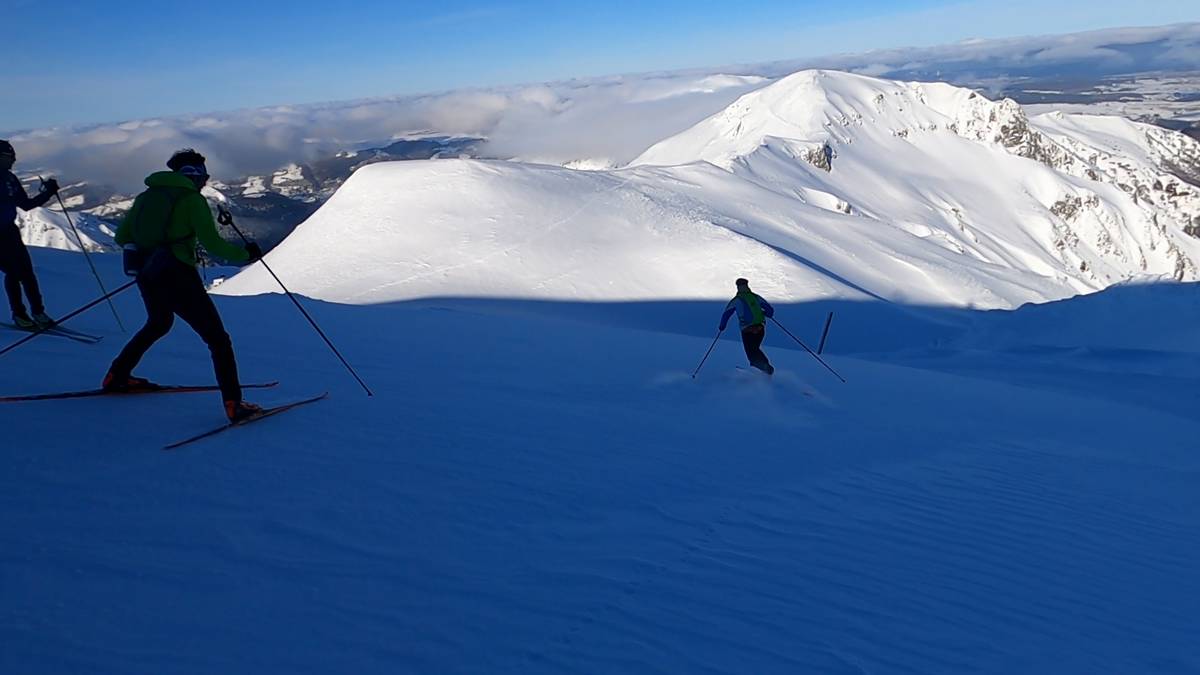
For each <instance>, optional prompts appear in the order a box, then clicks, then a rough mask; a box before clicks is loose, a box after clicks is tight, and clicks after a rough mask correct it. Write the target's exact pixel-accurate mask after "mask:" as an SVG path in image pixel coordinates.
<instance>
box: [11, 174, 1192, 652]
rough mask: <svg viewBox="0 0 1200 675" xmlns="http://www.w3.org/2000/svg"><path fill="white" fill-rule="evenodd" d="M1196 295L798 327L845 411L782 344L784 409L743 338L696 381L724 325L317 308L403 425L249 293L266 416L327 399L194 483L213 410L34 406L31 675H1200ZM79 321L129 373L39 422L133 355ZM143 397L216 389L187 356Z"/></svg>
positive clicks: (129, 315) (1118, 294)
mask: <svg viewBox="0 0 1200 675" xmlns="http://www.w3.org/2000/svg"><path fill="white" fill-rule="evenodd" d="M437 164H438V165H439V166H440V165H441V164H442V163H440V162H439V163H437ZM474 168H478V167H474ZM483 168H484V169H486V165H484V167H483ZM472 170H473V169H472ZM549 206H550V207H551V208H553V206H554V205H553V204H551V205H549ZM434 229H436V228H434ZM34 258H35V262H36V264H37V266H38V269H39V271H40V274H41V278H42V281H43V285H44V286H45V287H46V289H47V294H48V297H49V299H50V302H51V306H52V309H60V310H61V309H65V308H68V307H72V306H76V305H81V304H83V303H84V302H86V301H87V300H88V299H90V298H91V296H92V289H91V288H90V287H89V282H90V275H89V273H88V272H87V271H86V270H85V269H83V267H84V266H82V265H79V264H78V260H77V254H70V253H65V252H59V251H50V250H45V249H36V250H34ZM99 259H100V263H101V264H100V267H101V269H102V270H104V272H105V274H106V275H107V276H108V283H109V285H110V286H115V285H116V284H117V283H119V282H120V280H121V277H120V275H119V272H118V271H117V270H118V269H119V263H118V258H117V257H116V256H108V255H101V256H99ZM281 275H282V276H283V278H284V280H285V281H287V282H289V283H291V282H295V283H296V284H297V285H302V283H303V277H301V276H299V275H298V274H296V273H295V271H294V270H289V273H288V274H282V271H281ZM234 281H236V279H235V280H234ZM229 283H233V281H231V282H229ZM1196 290H1197V287H1196V285H1195V284H1185V285H1179V284H1172V283H1159V284H1143V285H1134V286H1122V287H1118V288H1114V289H1111V290H1110V291H1106V292H1103V293H1100V294H1096V295H1093V296H1086V297H1082V298H1074V299H1070V300H1065V301H1062V302H1060V303H1057V304H1054V305H1050V306H1045V307H1043V306H1036V307H1034V306H1031V307H1025V308H1021V309H1020V310H1017V311H1015V312H977V311H976V312H973V311H968V310H961V309H949V308H946V309H936V310H935V309H928V308H924V309H922V308H912V307H910V308H903V307H899V306H893V305H888V304H886V303H881V302H848V301H838V302H837V303H836V304H834V305H829V304H804V303H799V304H797V303H788V302H777V303H776V306H777V310H778V314H777V317H778V318H779V319H780V321H782V322H783V324H784V325H786V326H788V328H789V329H790V330H792V331H793V332H794V333H797V334H798V335H799V336H800V337H802V338H804V339H808V340H811V341H813V342H815V341H816V338H817V337H818V334H819V330H820V327H821V324H822V322H823V320H824V313H825V311H826V310H827V309H829V308H833V309H835V310H836V318H835V321H834V324H833V329H832V331H831V335H830V349H831V350H832V353H828V352H827V354H826V356H825V358H827V359H829V361H830V363H831V364H832V365H833V366H834V367H835V368H837V369H838V370H839V372H841V373H842V374H843V375H845V377H846V378H847V380H848V384H845V385H842V384H840V383H838V382H837V381H836V380H835V379H833V378H832V377H831V376H830V375H829V374H828V373H826V372H825V371H824V370H822V369H821V368H820V366H819V365H818V364H816V363H815V361H813V360H812V358H811V357H809V356H808V355H807V354H806V353H804V352H803V351H802V350H800V349H798V348H796V346H795V345H794V344H790V343H789V342H788V340H787V338H786V337H785V336H783V335H782V333H781V331H779V330H777V328H776V327H775V326H774V325H772V326H771V327H770V328H769V330H768V334H769V337H768V342H767V345H766V350H767V352H768V354H769V355H770V357H771V358H772V360H773V362H774V363H775V365H776V366H777V367H778V368H779V374H778V375H777V376H776V378H775V379H774V381H771V382H767V381H764V380H763V379H761V378H760V377H759V376H757V375H754V374H752V373H749V372H746V371H741V370H736V369H735V366H736V365H740V364H742V363H743V362H744V356H743V355H742V354H741V349H740V346H739V345H738V344H737V343H736V342H734V341H733V340H731V339H729V338H730V336H729V335H728V334H727V335H726V339H724V340H722V341H721V342H720V343H719V344H718V345H717V348H716V349H715V350H714V351H713V354H712V356H711V357H710V358H709V360H708V362H707V363H706V364H705V366H704V369H703V370H702V371H701V372H700V375H699V377H698V378H697V379H695V380H693V379H691V378H690V377H689V373H690V372H691V371H692V370H693V369H694V367H695V365H696V363H697V362H698V361H699V358H700V356H701V355H702V354H703V353H704V350H705V349H706V348H707V347H708V344H709V342H710V341H711V339H712V332H710V331H712V329H713V328H714V326H715V322H716V320H717V318H718V314H719V312H720V310H721V307H722V306H723V305H722V303H721V302H712V301H686V300H678V299H674V300H673V299H660V300H657V301H641V302H604V303H598V302H587V301H580V300H559V301H547V300H542V301H536V300H516V299H509V298H502V297H492V298H474V299H460V300H456V299H452V298H426V299H424V300H420V301H410V302H392V303H385V304H371V305H352V304H332V303H326V302H319V301H314V300H311V299H305V300H303V302H304V303H305V306H306V307H307V308H308V310H309V311H310V313H311V314H312V315H313V316H314V317H315V318H316V320H317V321H319V322H320V323H321V324H322V325H323V326H324V327H325V329H326V330H327V332H328V333H329V334H330V337H331V338H332V339H333V340H334V341H335V342H336V343H337V344H338V346H339V347H340V348H341V349H342V351H343V352H344V353H345V354H346V356H347V358H348V359H349V360H350V361H351V362H352V363H353V364H354V365H355V366H356V367H357V368H358V369H359V371H360V372H361V374H362V375H363V377H364V378H365V379H366V380H367V381H368V382H369V383H370V384H371V386H372V388H373V389H374V390H375V391H376V396H375V397H374V398H370V399H368V398H366V397H364V396H363V394H362V392H361V391H360V390H359V389H358V388H357V385H356V384H355V383H354V382H353V380H352V379H350V378H349V376H348V375H346V373H345V372H344V371H343V370H342V369H341V366H340V365H339V364H338V363H337V362H336V360H334V358H333V357H332V356H331V355H330V354H329V353H328V352H326V351H325V349H324V346H323V344H322V343H321V342H320V340H319V339H318V338H317V337H316V336H315V335H314V334H313V333H312V332H311V330H310V329H309V328H308V326H307V325H306V324H305V323H304V322H303V320H302V319H301V318H300V317H299V316H298V314H297V312H296V311H295V309H294V307H292V305H291V304H290V303H289V302H287V301H286V300H285V299H284V298H282V297H280V296H278V295H259V296H245V297H220V296H218V297H215V300H216V302H217V304H218V306H219V307H220V310H221V312H222V314H223V316H224V318H225V321H226V325H227V327H228V329H229V331H230V333H231V335H232V337H233V340H234V344H235V348H236V350H237V353H238V358H239V364H240V366H241V371H242V374H243V377H244V378H245V379H246V380H248V381H249V380H264V379H272V378H279V379H281V380H282V381H283V382H282V384H281V386H280V387H279V388H278V389H277V390H269V391H264V392H255V394H254V396H253V399H254V400H258V401H261V402H264V403H273V402H283V401H287V400H293V399H298V398H302V397H306V396H309V395H312V394H314V393H319V392H321V391H325V390H330V391H331V392H332V395H331V397H330V398H329V399H328V400H326V401H323V402H321V403H318V404H315V405H313V406H309V407H306V408H303V409H300V410H296V411H292V412H289V413H286V414H285V415H283V416H280V417H278V418H273V419H271V420H267V421H263V422H260V423H257V424H255V425H253V426H249V427H245V428H242V429H237V430H234V431H231V432H227V433H225V434H223V435H221V436H220V437H217V438H214V439H212V440H211V441H208V442H203V443H199V444H196V445H193V446H191V447H188V448H186V449H183V450H181V451H177V452H170V453H168V452H162V451H160V450H159V449H158V448H159V447H161V446H162V445H163V444H165V443H167V442H170V441H173V440H176V439H178V438H181V437H184V436H187V435H190V434H192V433H194V432H198V431H201V430H204V429H206V428H208V427H210V426H211V425H214V424H217V423H219V421H220V419H221V413H220V410H219V400H218V399H217V397H216V395H210V394H198V395H175V396H157V397H141V398H129V399H91V400H78V401H63V402H53V403H45V402H43V403H29V404H0V424H2V425H3V428H4V429H5V433H6V437H7V438H8V439H10V441H9V442H6V443H4V444H3V445H2V446H0V458H2V460H3V462H4V465H5V467H6V470H5V471H4V472H3V473H0V508H2V509H3V511H4V513H5V514H6V515H5V518H4V519H3V520H2V521H0V551H3V552H4V553H3V554H2V555H0V596H2V597H4V598H5V602H4V609H3V612H2V613H0V643H2V644H0V646H2V648H0V671H3V672H13V673H24V672H89V673H118V672H119V673H127V674H136V673H163V672H171V673H179V674H188V673H213V672H221V673H231V674H234V673H263V672H289V673H292V672H295V673H321V672H355V673H425V672H439V673H474V672H489V673H508V672H513V673H517V672H519V673H527V674H532V673H562V672H636V673H651V672H711V673H745V672H755V673H773V672H780V673H782V672H822V673H840V672H845V673H861V672H919V673H960V672H967V671H969V672H978V673H1011V672H1055V673H1061V672H1159V673H1185V672H1195V671H1196V670H1197V669H1200V647H1198V646H1197V643H1196V641H1195V639H1194V638H1195V635H1196V634H1197V630H1198V629H1200V623H1198V621H1197V618H1196V612H1195V609H1196V606H1195V599H1196V598H1197V597H1200V572H1198V571H1197V568H1196V566H1195V564H1194V561H1195V560H1196V557H1197V555H1200V534H1198V533H1200V497H1197V492H1196V490H1195V483H1196V480H1197V479H1198V478H1200V457H1198V456H1197V455H1196V453H1195V438H1196V437H1197V433H1198V432H1200V424H1198V423H1197V421H1196V417H1195V414H1194V412H1195V406H1196V404H1197V402H1198V401H1197V394H1196V391H1195V378H1196V377H1197V376H1200V353H1198V351H1197V348H1196V343H1195V341H1194V335H1195V334H1196V331H1197V329H1198V328H1200V317H1198V316H1197V306H1196V303H1195V301H1194V298H1195V293H1196ZM760 291H761V289H760ZM768 298H769V299H773V300H776V299H777V298H776V297H774V296H771V295H769V294H768ZM139 305H140V303H139V301H138V299H137V297H136V296H134V295H132V294H130V293H127V294H125V295H123V296H120V297H119V300H118V308H119V309H120V311H121V313H122V316H124V317H125V318H126V322H127V323H134V322H135V317H138V316H140V314H139V312H140V307H139ZM1155 309H1157V310H1158V311H1157V312H1156V311H1154V310H1155ZM1155 315H1157V316H1159V320H1157V321H1156V322H1154V323H1152V324H1142V323H1141V319H1142V318H1144V317H1146V316H1155ZM1097 316H1111V317H1112V321H1111V324H1112V325H1120V324H1125V331H1126V334H1127V335H1129V336H1130V337H1131V338H1135V339H1136V336H1137V335H1138V330H1137V329H1138V328H1139V327H1141V328H1143V329H1144V332H1143V334H1145V335H1148V336H1151V337H1153V340H1152V341H1148V342H1146V343H1143V348H1142V349H1140V350H1138V351H1128V350H1119V349H1113V348H1112V344H1113V343H1112V342H1111V341H1110V338H1109V336H1108V335H1107V332H1106V331H1105V330H1086V329H1085V328H1087V327H1088V326H1089V325H1090V324H1089V322H1090V321H1093V320H1094V319H1093V317H1097ZM1122 317H1128V320H1125V321H1122ZM1166 317H1170V318H1169V320H1168V319H1167V318H1166ZM69 325H72V326H74V327H75V328H77V329H80V330H87V331H91V332H96V333H99V334H102V335H103V336H104V338H105V339H104V342H102V343H101V344H100V345H97V346H85V345H79V344H77V343H72V342H67V341H63V340H57V339H55V338H49V337H42V338H38V339H36V340H34V341H33V342H31V343H29V344H27V345H24V346H22V347H20V348H19V349H18V350H16V351H14V352H11V353H9V354H6V355H5V356H3V357H0V358H3V359H4V361H3V364H4V367H5V386H4V389H5V393H29V392H35V391H52V390H59V389H68V388H80V387H91V386H95V385H96V383H97V382H98V380H99V378H100V376H101V375H102V373H103V370H104V368H105V364H106V363H107V361H108V360H109V359H110V358H111V357H112V356H113V355H114V354H115V352H116V351H117V350H118V349H119V347H120V345H121V344H122V342H123V340H124V339H125V337H126V336H124V335H122V334H120V333H119V332H118V331H117V330H116V329H115V327H114V326H113V322H112V318H111V317H110V316H109V315H108V313H107V310H105V309H104V308H97V309H95V310H92V311H91V312H88V313H86V314H84V315H82V316H80V317H79V318H78V319H76V320H73V321H72V322H71V323H70V324H69ZM985 325H986V326H987V328H988V330H981V331H977V330H976V328H977V327H979V326H985ZM1030 327H1035V328H1037V331H1038V333H1039V335H1054V334H1058V335H1062V336H1064V339H1065V340H1067V341H1068V342H1069V343H1070V344H1071V345H1072V348H1071V349H1061V348H1055V347H1053V346H1050V345H1049V344H1048V342H1047V340H1046V339H1043V338H1041V337H1039V336H1035V337H1034V338H1033V339H1031V340H1028V341H1025V340H1023V336H1025V335H1026V334H1027V330H1028V329H1029V328H1030ZM1095 327H1096V328H1097V329H1100V328H1103V327H1102V326H1095ZM1001 333H1003V334H1004V335H1005V336H1006V337H1005V340H1003V341H1002V342H993V343H991V344H986V343H983V342H980V341H978V340H976V339H975V336H978V335H981V334H982V335H986V336H993V335H997V334H1001ZM0 335H12V334H9V333H2V332H0ZM12 337H13V338H15V335H12ZM938 345H940V346H938ZM48 364H53V367H47V365H48ZM1168 366H1169V374H1167V373H1166V372H1165V371H1166V370H1167V367H1168ZM1159 371H1161V372H1159ZM139 372H140V373H141V374H144V375H147V376H151V377H154V378H156V379H159V380H161V381H167V382H208V381H211V371H210V369H209V365H208V361H207V355H206V353H205V349H204V347H203V345H202V344H200V342H199V341H198V340H197V339H196V338H195V337H194V336H193V335H192V334H190V332H188V331H187V329H186V328H185V327H184V326H182V325H178V326H176V328H175V330H174V332H173V333H172V334H171V335H170V336H169V337H168V338H166V339H165V340H164V341H163V342H161V343H160V344H158V345H157V346H156V347H155V348H154V350H152V351H151V353H150V354H149V355H148V357H147V359H146V360H145V362H144V364H143V366H142V368H141V369H140V370H139ZM33 439H36V440H33Z"/></svg>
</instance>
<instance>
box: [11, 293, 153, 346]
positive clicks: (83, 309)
mask: <svg viewBox="0 0 1200 675" xmlns="http://www.w3.org/2000/svg"><path fill="white" fill-rule="evenodd" d="M136 283H137V280H136V279H134V280H133V281H130V282H129V283H127V284H125V285H124V286H122V287H120V288H118V289H117V290H115V291H112V292H110V293H105V294H104V295H102V296H100V297H99V298H96V299H95V300H93V301H91V302H89V303H88V304H86V305H84V306H83V307H80V308H79V309H77V310H75V311H74V312H71V313H70V314H68V315H66V316H64V317H62V318H61V319H59V320H58V321H56V322H54V325H55V326H57V325H59V324H61V323H63V322H64V321H66V320H67V319H70V318H71V317H73V316H76V315H78V314H82V313H84V312H86V311H87V310H89V309H91V308H93V307H95V306H96V305H98V304H100V303H102V302H104V301H105V300H108V301H109V302H112V301H111V300H110V298H112V297H113V296H114V295H116V294H117V293H120V292H121V291H124V290H125V289H127V288H129V287H130V286H132V285H134V284H136ZM52 328H54V326H47V327H45V328H39V329H37V330H36V331H34V332H33V333H30V334H29V335H26V336H25V337H23V338H21V339H20V340H17V341H16V342H14V343H12V344H11V345H9V346H7V347H5V348H4V349H0V356H2V355H4V354H7V353H8V352H10V351H12V350H14V349H16V348H17V347H20V346H21V345H23V344H25V343H26V342H29V341H30V340H32V339H33V338H35V337H37V336H39V335H41V334H42V333H45V332H46V331H48V330H51V329H52Z"/></svg>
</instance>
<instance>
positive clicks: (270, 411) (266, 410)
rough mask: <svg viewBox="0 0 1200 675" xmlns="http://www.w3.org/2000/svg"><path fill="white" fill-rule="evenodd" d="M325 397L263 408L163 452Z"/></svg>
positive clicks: (178, 442) (327, 393) (164, 447)
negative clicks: (256, 412) (258, 411)
mask: <svg viewBox="0 0 1200 675" xmlns="http://www.w3.org/2000/svg"><path fill="white" fill-rule="evenodd" d="M326 396H329V392H325V393H323V394H321V395H319V396H314V397H312V398H306V399H304V400H302V401H293V402H291V403H284V404H283V405H277V406H275V407H272V408H263V409H262V412H260V413H258V414H255V415H252V416H250V417H247V418H245V419H242V420H238V421H237V422H227V423H225V424H222V425H221V426H219V427H217V428H215V429H210V430H208V431H205V432H204V433H202V434H196V435H195V436H192V437H191V438H185V439H183V440H182V441H175V442H174V443H171V444H170V445H164V446H163V450H174V449H175V448H178V447H182V446H184V445H187V444H188V443H194V442H196V441H199V440H201V439H204V438H208V437H209V436H215V435H217V434H219V433H221V432H222V431H227V430H229V429H232V428H234V427H244V426H246V425H247V424H250V423H251V422H257V421H259V420H261V419H266V418H267V417H271V416H272V415H278V414H279V413H281V412H286V411H288V410H291V409H292V408H297V407H299V406H302V405H307V404H309V403H316V402H317V401H320V400H321V399H323V398H325V397H326Z"/></svg>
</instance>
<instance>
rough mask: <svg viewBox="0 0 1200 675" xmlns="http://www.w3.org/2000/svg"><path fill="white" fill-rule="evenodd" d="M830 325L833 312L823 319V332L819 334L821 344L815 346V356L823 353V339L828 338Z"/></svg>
mask: <svg viewBox="0 0 1200 675" xmlns="http://www.w3.org/2000/svg"><path fill="white" fill-rule="evenodd" d="M831 323H833V312H830V313H829V318H828V319H825V330H824V331H822V332H821V344H819V345H817V354H822V353H824V351H825V338H827V337H829V324H831Z"/></svg>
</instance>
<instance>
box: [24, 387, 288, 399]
mask: <svg viewBox="0 0 1200 675" xmlns="http://www.w3.org/2000/svg"><path fill="white" fill-rule="evenodd" d="M278 384H279V383H278V382H258V383H255V384H243V385H242V389H267V388H270V387H274V386H276V385H278ZM220 389H221V388H220V387H218V386H216V385H213V384H196V385H189V384H157V385H154V387H153V388H148V389H137V390H134V391H105V390H103V389H85V390H82V391H63V392H57V393H53V394H31V395H28V396H0V403H15V402H17V401H52V400H58V399H64V398H90V397H92V396H140V395H142V394H188V393H192V392H197V391H220Z"/></svg>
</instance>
